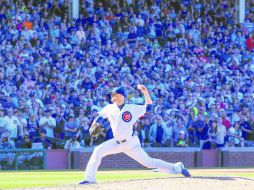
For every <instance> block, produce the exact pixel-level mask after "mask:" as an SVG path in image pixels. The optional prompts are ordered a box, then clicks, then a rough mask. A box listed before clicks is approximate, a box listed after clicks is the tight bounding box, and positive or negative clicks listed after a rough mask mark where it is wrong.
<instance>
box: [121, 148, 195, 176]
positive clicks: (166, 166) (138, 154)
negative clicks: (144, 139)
mask: <svg viewBox="0 0 254 190" xmlns="http://www.w3.org/2000/svg"><path fill="white" fill-rule="evenodd" d="M124 153H125V154H127V155H128V156H130V157H131V158H133V159H134V160H136V161H137V162H139V163H140V164H142V165H143V166H145V167H147V168H158V169H159V170H160V171H161V172H165V173H170V174H183V175H184V176H185V177H190V174H189V172H188V170H187V169H185V168H184V165H183V164H182V163H181V162H177V163H175V164H173V163H169V162H165V161H163V160H160V159H155V158H151V157H150V156H149V155H148V154H147V153H146V152H145V151H144V150H143V149H142V147H141V146H140V145H138V144H137V145H136V146H134V147H133V148H130V149H127V150H124Z"/></svg>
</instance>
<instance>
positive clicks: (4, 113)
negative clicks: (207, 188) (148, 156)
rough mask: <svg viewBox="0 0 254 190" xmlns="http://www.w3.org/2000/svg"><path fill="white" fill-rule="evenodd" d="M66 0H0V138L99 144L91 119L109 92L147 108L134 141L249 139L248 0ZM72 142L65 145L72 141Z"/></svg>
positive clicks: (253, 80) (252, 86)
mask: <svg viewBox="0 0 254 190" xmlns="http://www.w3.org/2000/svg"><path fill="white" fill-rule="evenodd" d="M80 2H81V4H80V9H81V11H80V17H79V18H78V19H76V20H75V19H69V17H68V11H67V10H68V6H69V5H68V3H67V1H66V0H57V1H53V0H47V1H46V3H45V1H40V0H34V1H32V0H28V1H22V0H8V1H1V3H0V38H1V40H0V65H1V68H0V136H1V141H0V148H2V149H11V148H31V147H32V144H33V143H34V142H41V143H42V144H43V146H44V148H59V147H62V148H64V147H65V148H70V147H73V146H74V147H76V146H78V147H80V146H92V145H96V144H98V143H100V142H102V141H104V140H107V139H110V138H112V131H111V130H110V127H109V125H108V123H107V121H105V125H104V127H105V130H104V133H103V134H102V135H101V136H100V137H99V138H98V139H91V138H90V136H89V127H90V125H91V122H92V121H93V119H94V118H95V117H96V116H97V112H99V111H100V110H101V109H102V107H104V106H105V105H106V104H108V103H109V102H110V97H109V95H108V92H109V91H110V90H111V89H112V88H113V87H115V86H119V85H121V86H124V87H125V89H126V91H127V92H128V102H129V103H137V104H143V103H144V99H143V97H142V96H141V94H140V92H139V91H138V90H137V88H136V85H137V84H139V83H141V84H144V85H146V86H147V87H148V89H149V92H150V93H151V96H152V99H153V101H154V107H153V112H151V113H147V114H146V115H145V116H144V117H142V118H140V121H139V122H138V123H136V124H135V133H137V135H139V137H140V141H141V144H142V146H166V147H167V146H179V147H186V146H200V147H201V148H204V149H210V148H215V147H223V146H236V147H242V146H253V143H252V142H253V140H254V139H253V128H254V107H253V100H254V59H253V58H254V37H253V31H254V22H253V18H254V15H253V13H254V8H253V7H254V1H246V3H247V4H246V19H245V22H244V23H242V24H239V23H238V22H237V21H236V20H237V19H236V17H235V15H236V9H235V4H234V3H235V1H234V0H230V1H221V0H206V1H205V0H175V1H173V0H172V1H167V0H156V1H155V0H154V1H152V0H147V1H145V0H119V1H118V0H105V1H97V0H81V1H80ZM73 144H74V145H73Z"/></svg>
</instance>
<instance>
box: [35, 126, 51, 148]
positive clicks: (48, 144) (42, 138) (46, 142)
mask: <svg viewBox="0 0 254 190" xmlns="http://www.w3.org/2000/svg"><path fill="white" fill-rule="evenodd" d="M46 135H47V131H46V129H41V130H40V137H39V138H38V139H35V140H34V142H35V143H42V145H43V148H44V149H49V150H50V149H51V147H52V145H51V141H50V140H49V139H47V136H46Z"/></svg>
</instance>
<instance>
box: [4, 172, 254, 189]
mask: <svg viewBox="0 0 254 190" xmlns="http://www.w3.org/2000/svg"><path fill="white" fill-rule="evenodd" d="M191 173H192V176H194V177H195V176H238V177H245V178H250V179H254V169H193V170H191ZM83 175H84V172H83V171H25V172H22V171H17V172H16V171H11V172H5V171H2V172H0V189H13V188H25V187H47V186H55V185H64V184H77V183H78V182H79V181H81V180H83ZM172 176H176V175H168V174H163V173H155V172H152V171H151V170H121V171H99V172H98V174H97V179H98V182H99V183H100V182H105V181H107V182H108V181H125V180H130V179H152V178H164V177H165V178H168V177H172Z"/></svg>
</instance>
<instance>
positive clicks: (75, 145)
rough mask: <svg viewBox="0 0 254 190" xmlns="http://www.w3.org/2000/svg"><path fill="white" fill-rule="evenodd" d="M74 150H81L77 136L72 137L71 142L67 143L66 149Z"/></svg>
mask: <svg viewBox="0 0 254 190" xmlns="http://www.w3.org/2000/svg"><path fill="white" fill-rule="evenodd" d="M73 148H80V143H79V142H78V141H77V137H76V135H74V136H73V137H71V138H70V139H69V140H67V141H66V144H65V146H64V149H66V150H69V149H73Z"/></svg>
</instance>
